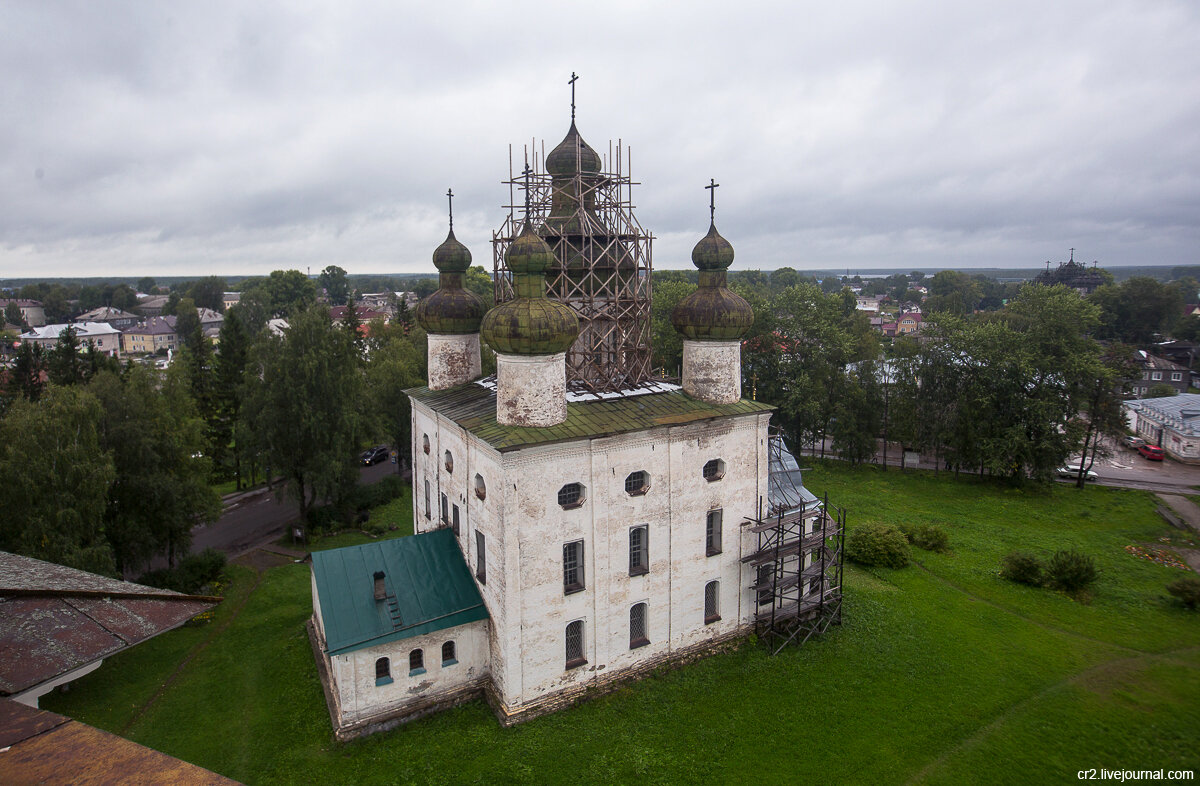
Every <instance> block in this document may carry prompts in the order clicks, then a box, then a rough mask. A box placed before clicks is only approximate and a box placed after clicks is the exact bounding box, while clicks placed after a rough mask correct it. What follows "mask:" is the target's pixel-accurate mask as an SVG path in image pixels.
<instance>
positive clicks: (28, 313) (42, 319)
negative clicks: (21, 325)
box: [0, 298, 46, 328]
mask: <svg viewBox="0 0 1200 786" xmlns="http://www.w3.org/2000/svg"><path fill="white" fill-rule="evenodd" d="M9 303H16V304H17V308H19V309H21V319H23V320H25V324H26V325H28V326H29V327H31V328H36V327H42V326H43V325H45V324H46V309H44V308H42V304H41V301H38V300H26V299H24V298H0V312H3V311H4V310H5V309H7V308H8V304H9Z"/></svg>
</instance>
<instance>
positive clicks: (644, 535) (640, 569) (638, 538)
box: [629, 524, 650, 576]
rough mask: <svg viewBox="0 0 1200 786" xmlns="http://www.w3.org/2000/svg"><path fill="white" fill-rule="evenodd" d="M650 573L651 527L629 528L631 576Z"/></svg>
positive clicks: (644, 525)
mask: <svg viewBox="0 0 1200 786" xmlns="http://www.w3.org/2000/svg"><path fill="white" fill-rule="evenodd" d="M649 572H650V525H649V524H642V525H641V526H639V527H630V528H629V575H630V576H641V575H642V574H643V573H649Z"/></svg>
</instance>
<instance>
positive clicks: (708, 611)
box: [704, 581, 721, 625]
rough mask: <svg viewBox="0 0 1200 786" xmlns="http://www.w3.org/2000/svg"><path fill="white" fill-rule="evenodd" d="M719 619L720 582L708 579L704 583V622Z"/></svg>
mask: <svg viewBox="0 0 1200 786" xmlns="http://www.w3.org/2000/svg"><path fill="white" fill-rule="evenodd" d="M719 619H721V582H719V581H710V582H708V583H707V584H705V585H704V624H705V625H709V624H711V623H713V622H716V621H717V620H719Z"/></svg>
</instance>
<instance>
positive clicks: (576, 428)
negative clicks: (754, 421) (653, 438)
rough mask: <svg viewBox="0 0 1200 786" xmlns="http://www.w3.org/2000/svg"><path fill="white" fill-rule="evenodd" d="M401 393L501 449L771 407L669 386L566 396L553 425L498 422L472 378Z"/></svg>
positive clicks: (488, 394)
mask: <svg viewBox="0 0 1200 786" xmlns="http://www.w3.org/2000/svg"><path fill="white" fill-rule="evenodd" d="M405 393H407V394H408V395H410V396H411V397H412V398H413V399H415V400H416V401H419V402H421V403H422V404H424V405H425V406H427V407H429V408H430V409H432V410H433V411H435V412H437V413H438V414H440V415H443V416H444V417H447V418H450V419H451V420H453V421H454V422H455V423H457V424H458V425H459V426H462V427H463V428H464V429H466V430H467V431H470V432H471V433H472V434H474V435H475V436H476V437H478V438H480V439H482V440H483V441H484V442H487V443H488V444H489V445H491V446H492V447H493V448H495V449H496V450H498V451H500V452H501V453H504V452H507V451H511V450H517V449H519V448H523V447H529V446H532V445H543V444H550V443H554V442H565V441H569V440H576V439H595V438H597V437H608V436H613V435H615V434H625V433H630V432H634V431H644V430H646V429H652V428H658V427H661V426H677V425H682V424H685V423H694V422H697V421H701V420H711V419H713V418H722V417H731V416H735V415H750V414H755V413H759V412H771V411H773V410H774V409H775V408H774V407H772V406H770V405H769V404H763V403H762V402H758V401H750V400H748V399H742V400H741V401H737V402H735V403H733V404H709V403H707V402H704V401H699V400H698V399H694V398H692V397H691V396H688V395H687V394H685V393H683V392H682V391H672V392H669V393H647V394H644V395H639V396H625V397H622V398H613V399H606V400H602V401H568V402H567V419H566V420H565V421H563V422H562V423H560V424H558V425H557V426H548V427H545V428H534V427H528V426H502V425H500V424H499V423H497V422H496V393H495V391H494V390H489V389H488V388H485V387H483V386H482V385H478V384H475V383H474V382H470V383H467V384H466V385H459V386H458V387H456V388H450V389H448V390H430V389H429V388H424V387H423V388H412V389H411V390H406V391H405Z"/></svg>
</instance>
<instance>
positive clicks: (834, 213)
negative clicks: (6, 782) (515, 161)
mask: <svg viewBox="0 0 1200 786" xmlns="http://www.w3.org/2000/svg"><path fill="white" fill-rule="evenodd" d="M572 71H575V72H578V73H579V75H580V80H579V82H578V85H577V90H578V92H577V103H578V119H579V128H580V132H581V133H582V134H583V136H584V138H585V139H586V140H587V141H588V142H589V143H590V144H591V145H592V146H593V147H594V148H596V150H598V151H600V152H602V153H604V152H606V151H607V150H608V148H609V140H613V142H614V143H615V141H616V140H617V139H618V138H619V139H621V140H623V142H624V143H625V144H627V145H629V146H631V147H632V164H633V175H634V178H635V179H636V180H637V181H640V182H641V183H642V185H641V186H639V187H637V188H635V190H634V200H635V203H636V205H637V211H636V212H637V216H638V218H639V219H640V221H641V223H642V225H643V226H644V227H645V228H646V229H648V230H649V231H651V232H652V233H653V234H654V235H655V237H656V240H655V244H654V264H655V267H657V268H671V267H683V266H690V258H689V254H690V251H691V247H692V245H694V243H695V242H696V240H698V239H699V238H700V237H701V236H702V235H703V234H704V233H705V231H706V230H707V224H708V193H707V192H706V191H704V189H703V186H704V184H706V183H707V182H708V179H709V178H710V177H713V178H716V180H717V182H719V183H720V184H721V187H720V189H719V190H718V192H717V226H718V227H719V228H720V230H721V232H722V234H723V235H725V237H726V238H728V239H729V240H730V242H732V243H733V245H734V248H735V249H736V250H737V259H736V261H735V262H734V265H735V268H742V269H747V268H762V269H768V268H776V267H781V266H785V265H786V266H792V267H795V268H798V269H813V268H826V269H839V270H841V269H846V268H849V269H851V270H853V269H860V268H874V267H897V268H902V269H904V270H912V269H916V268H921V267H925V268H934V267H960V268H967V267H976V266H990V267H1029V266H1036V265H1040V264H1042V263H1044V262H1045V261H1046V260H1053V261H1055V262H1058V261H1062V260H1065V259H1066V257H1067V254H1068V251H1067V249H1068V248H1069V247H1072V246H1074V247H1075V248H1076V249H1078V250H1077V251H1076V259H1078V260H1082V261H1085V262H1089V263H1090V262H1091V261H1092V260H1098V261H1099V262H1100V264H1101V265H1103V266H1113V267H1115V266H1123V265H1138V264H1172V265H1175V264H1200V250H1198V249H1200V3H1196V2H1194V0H1187V1H1185V2H1158V1H1156V0H1139V1H1137V2H1115V1H1114V0H1104V2H1096V0H1056V1H1055V2H1049V3H1047V2H1045V0H1037V1H1036V2H1003V1H1002V2H997V3H987V4H980V3H968V2H962V0H947V1H946V2H906V3H892V2H882V0H880V1H879V2H846V1H845V0H843V1H842V2H836V3H830V2H820V3H816V2H778V3H749V2H739V3H734V2H729V1H728V0H721V2H712V3H709V2H694V1H689V2H686V3H684V2H677V3H649V2H627V3H626V2H612V1H611V0H610V2H606V3H586V4H585V3H566V2H561V0H560V1H559V2H545V3H541V2H535V3H512V2H505V3H482V2H481V3H452V2H444V3H419V4H418V3H412V4H402V3H382V2H380V3H359V2H350V1H348V0H341V1H340V2H336V3H333V2H331V3H313V4H304V3H297V2H289V3H280V4H277V5H276V4H274V3H271V2H266V1H265V0H256V1H255V2H253V3H246V2H230V3H225V2H214V0H206V1H205V2H203V3H177V2H164V3H155V2H143V3H121V2H115V1H106V2H96V1H95V0H84V1H83V2H77V3H68V2H51V1H49V0H32V1H31V2H20V1H19V0H8V2H6V3H5V4H4V12H3V23H2V24H0V117H2V118H3V120H0V277H25V276H32V277H52V276H74V275H98V276H118V275H120V276H124V275H143V274H149V275H160V276H167V275H188V276H190V275H196V276H200V275H209V274H221V275H233V274H261V273H266V272H269V271H271V270H274V269H281V268H297V269H299V270H305V269H306V268H311V270H312V272H313V273H314V274H315V273H316V272H318V271H319V270H320V269H321V268H323V267H324V266H325V265H328V264H336V265H340V266H341V267H343V268H345V269H346V270H348V271H350V272H351V273H394V272H421V271H425V270H429V271H432V269H433V268H432V263H431V262H430V255H431V254H432V252H433V249H434V248H435V247H436V246H437V244H438V243H439V242H441V240H442V238H443V237H444V236H445V233H446V216H445V203H446V200H445V197H444V196H443V195H444V194H445V192H446V189H447V187H451V186H452V187H453V188H454V191H455V194H456V198H455V212H456V216H455V230H456V235H457V236H458V238H459V239H460V240H461V241H462V242H464V243H465V244H466V245H467V246H468V247H469V248H470V249H471V252H472V254H473V255H474V259H475V262H476V263H477V264H483V265H484V266H485V267H487V268H488V269H489V270H490V269H491V249H490V239H491V232H492V230H493V229H495V228H497V227H498V226H499V225H500V223H501V221H502V220H503V217H504V211H503V210H502V208H501V205H502V204H504V203H505V202H506V200H507V196H508V191H507V188H506V187H505V186H503V185H502V184H501V181H502V180H504V179H505V178H506V177H507V174H508V149H509V145H510V144H512V145H513V146H514V148H515V149H516V150H517V151H518V155H519V151H520V149H521V145H522V144H523V143H526V142H528V141H529V140H531V139H536V140H539V144H540V143H541V141H542V140H544V141H545V144H546V149H547V150H548V149H549V148H550V147H552V146H554V145H555V144H557V143H558V142H559V141H560V140H561V139H562V137H563V135H564V134H565V132H566V130H567V127H568V125H569V121H570V106H569V105H570V90H569V88H568V85H567V79H568V77H569V76H570V74H571V72H572Z"/></svg>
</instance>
